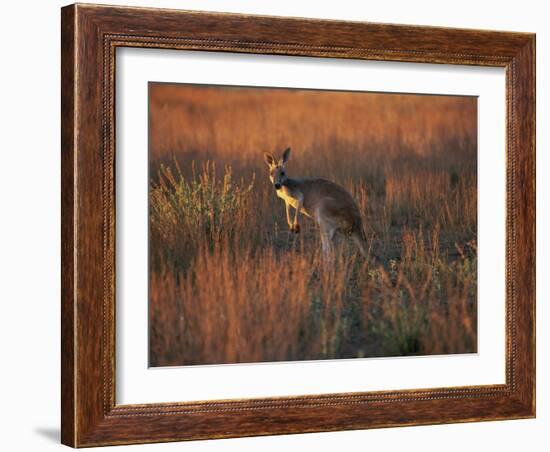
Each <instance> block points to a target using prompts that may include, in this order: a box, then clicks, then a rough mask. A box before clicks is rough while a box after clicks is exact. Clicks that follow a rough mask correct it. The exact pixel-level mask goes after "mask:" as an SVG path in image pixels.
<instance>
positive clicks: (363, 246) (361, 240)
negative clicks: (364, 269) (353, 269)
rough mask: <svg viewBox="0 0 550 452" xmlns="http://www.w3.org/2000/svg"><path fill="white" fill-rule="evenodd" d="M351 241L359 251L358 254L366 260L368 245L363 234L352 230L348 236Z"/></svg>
mask: <svg viewBox="0 0 550 452" xmlns="http://www.w3.org/2000/svg"><path fill="white" fill-rule="evenodd" d="M350 238H351V240H352V241H353V243H355V245H357V248H358V249H359V252H360V253H361V255H362V256H363V257H364V258H365V259H367V258H368V244H367V238H366V237H365V235H364V234H363V232H362V231H358V230H354V231H352V233H351V235H350Z"/></svg>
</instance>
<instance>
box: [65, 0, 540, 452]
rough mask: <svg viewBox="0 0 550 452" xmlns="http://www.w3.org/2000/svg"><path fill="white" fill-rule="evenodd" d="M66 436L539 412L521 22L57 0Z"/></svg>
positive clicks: (188, 436)
mask: <svg viewBox="0 0 550 452" xmlns="http://www.w3.org/2000/svg"><path fill="white" fill-rule="evenodd" d="M61 26H62V30H61V33H62V150H61V154H62V369H61V370H62V372H61V374H62V382H61V384H62V425H61V433H62V442H63V443H64V444H66V445H70V446H73V447H85V446H101V445H114V444H133V443H148V442H162V441H179V440H192V439H208V438H226V437H237V436H253V435H271V434H284V433H300V432H319V431H334V430H348V429H364V428H377V427H391V426H403V425H424V424H439V423H451V422H469V421H484V420H503V419H520V418H530V417H534V416H535V36H534V35H533V34H528V33H512V32H496V31H481V30H464V29H448V28H436V27H420V26H408V25H387V24H374V23H359V22H339V21H327V20H313V19H299V18H280V17H265V16H247V15H238V14H218V13H206V12H189V11H177V10H161V9H146V8H126V7H110V6H96V5H79V4H76V5H71V6H67V7H64V8H62V24H61Z"/></svg>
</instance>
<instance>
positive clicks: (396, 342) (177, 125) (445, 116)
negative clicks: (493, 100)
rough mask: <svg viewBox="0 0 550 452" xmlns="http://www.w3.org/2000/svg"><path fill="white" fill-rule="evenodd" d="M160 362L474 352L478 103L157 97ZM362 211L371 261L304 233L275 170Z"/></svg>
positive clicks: (154, 181)
mask: <svg viewBox="0 0 550 452" xmlns="http://www.w3.org/2000/svg"><path fill="white" fill-rule="evenodd" d="M150 101H151V103H150V105H151V113H150V115H151V116H150V127H151V130H150V132H151V133H150V136H151V155H150V172H151V187H150V297H151V298H150V320H151V323H150V361H151V364H152V365H180V364H209V363H234V362H258V361H281V360H284V361H287V360H303V359H308V360H309V359H332V358H354V357H365V356H395V355H410V354H431V353H464V352H475V351H476V341H477V324H476V322H477V320H476V319H477V317H476V312H477V295H476V292H477V258H476V256H477V250H476V236H477V235H476V231H477V170H476V134H477V131H476V103H475V100H474V99H472V98H459V97H445V96H413V95H382V94H370V93H338V92H313V91H300V90H299V91H293V90H274V89H240V88H231V89H220V88H213V87H196V86H183V87H181V86H176V85H161V84H152V85H151V91H150ZM287 146H292V147H293V154H292V156H291V159H290V162H289V164H288V168H287V172H288V173H289V174H290V175H291V177H292V176H302V175H314V176H319V177H325V178H329V179H331V180H334V181H335V182H338V183H340V184H342V185H343V186H344V187H346V188H347V189H348V190H349V191H350V192H351V193H352V194H353V195H354V197H355V199H356V201H357V204H358V206H359V208H360V210H361V212H362V215H363V217H364V219H365V229H366V231H367V235H368V236H369V241H370V245H371V248H370V253H371V256H370V258H369V259H366V260H365V259H362V258H361V257H359V256H358V255H357V252H356V250H355V249H354V248H353V247H352V246H350V245H349V244H347V243H345V241H343V242H342V243H341V244H340V246H339V248H338V249H339V251H338V254H337V258H336V261H335V263H334V266H326V265H323V263H322V262H321V260H320V256H319V251H320V245H319V238H318V233H317V231H316V230H315V226H314V224H313V222H311V221H310V220H307V219H303V220H302V231H301V233H300V234H299V235H298V236H296V235H293V234H291V233H290V232H289V231H288V227H287V225H286V220H285V214H284V204H283V202H282V201H280V200H279V199H278V198H276V196H275V193H274V191H273V188H272V187H271V185H270V184H269V182H268V180H267V171H266V168H265V164H264V163H263V159H262V154H263V152H265V151H268V152H277V151H280V150H281V149H284V148H285V147H287Z"/></svg>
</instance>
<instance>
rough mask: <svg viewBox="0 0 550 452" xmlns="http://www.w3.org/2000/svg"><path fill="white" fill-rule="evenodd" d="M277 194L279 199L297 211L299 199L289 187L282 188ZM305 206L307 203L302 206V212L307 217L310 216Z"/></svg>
mask: <svg viewBox="0 0 550 452" xmlns="http://www.w3.org/2000/svg"><path fill="white" fill-rule="evenodd" d="M276 193H277V196H278V197H279V198H281V199H282V200H283V201H284V202H286V203H287V204H290V205H291V206H292V207H294V208H295V209H296V207H297V206H298V199H297V197H296V195H295V194H294V193H293V191H292V190H291V189H289V188H288V187H282V188H281V189H280V190H277V192H276ZM305 204H306V203H305V202H304V203H303V204H302V210H301V212H302V213H304V214H305V215H307V216H310V215H309V212H308V211H307V209H306V206H305Z"/></svg>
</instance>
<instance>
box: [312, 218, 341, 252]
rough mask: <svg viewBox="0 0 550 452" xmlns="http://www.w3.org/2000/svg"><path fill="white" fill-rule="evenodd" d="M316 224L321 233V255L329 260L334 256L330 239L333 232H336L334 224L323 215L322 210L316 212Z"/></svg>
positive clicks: (332, 236) (331, 239)
mask: <svg viewBox="0 0 550 452" xmlns="http://www.w3.org/2000/svg"><path fill="white" fill-rule="evenodd" d="M316 220H317V224H318V225H319V232H320V233H321V246H322V249H323V257H324V258H325V260H327V261H330V260H332V258H333V257H334V248H333V244H332V241H333V239H334V234H335V233H336V229H337V228H336V225H334V224H333V223H332V222H331V221H330V220H329V219H328V218H326V217H324V216H323V212H322V210H319V211H318V212H317V216H316Z"/></svg>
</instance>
